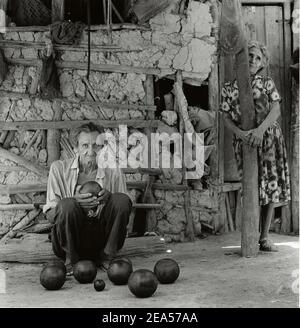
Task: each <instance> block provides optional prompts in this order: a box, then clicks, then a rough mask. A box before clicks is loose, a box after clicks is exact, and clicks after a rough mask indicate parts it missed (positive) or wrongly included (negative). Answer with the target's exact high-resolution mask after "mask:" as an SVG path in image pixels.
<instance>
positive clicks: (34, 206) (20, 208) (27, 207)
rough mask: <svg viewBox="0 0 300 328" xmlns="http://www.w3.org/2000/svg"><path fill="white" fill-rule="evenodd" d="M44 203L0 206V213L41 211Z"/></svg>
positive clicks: (141, 205)
mask: <svg viewBox="0 0 300 328" xmlns="http://www.w3.org/2000/svg"><path fill="white" fill-rule="evenodd" d="M44 205H45V203H35V204H6V205H1V204H0V211H29V210H34V209H42V208H43V207H44ZM132 207H134V208H145V209H159V208H162V204H144V203H134V204H133V205H132Z"/></svg>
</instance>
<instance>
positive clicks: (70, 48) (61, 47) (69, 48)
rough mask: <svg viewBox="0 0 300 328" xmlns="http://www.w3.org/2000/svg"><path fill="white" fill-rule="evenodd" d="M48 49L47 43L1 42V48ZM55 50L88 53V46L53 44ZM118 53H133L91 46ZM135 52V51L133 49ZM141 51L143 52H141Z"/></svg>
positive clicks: (116, 48)
mask: <svg viewBox="0 0 300 328" xmlns="http://www.w3.org/2000/svg"><path fill="white" fill-rule="evenodd" d="M45 47H46V43H45V42H38V41H36V42H30V41H15V40H0V48H33V49H36V50H43V49H45ZM53 49H54V50H58V51H75V52H78V51H87V50H88V44H87V43H81V44H80V45H78V46H76V47H74V46H69V45H60V44H55V43H54V44H53ZM107 50H109V51H116V52H123V51H126V52H127V51H132V50H131V49H122V48H120V47H119V46H116V45H113V44H111V45H93V44H92V45H91V51H96V52H100V51H107ZM133 51H135V50H134V49H133ZM139 51H141V50H139Z"/></svg>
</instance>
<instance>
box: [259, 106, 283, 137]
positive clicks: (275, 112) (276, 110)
mask: <svg viewBox="0 0 300 328" xmlns="http://www.w3.org/2000/svg"><path fill="white" fill-rule="evenodd" d="M270 106H271V110H270V112H269V114H268V115H267V117H266V118H265V119H264V121H263V122H262V123H261V125H260V126H259V127H258V129H261V130H262V131H263V133H265V132H266V130H267V128H269V127H270V126H271V125H272V124H273V123H275V122H276V121H277V119H278V117H279V116H280V105H279V102H278V101H276V102H272V103H270Z"/></svg>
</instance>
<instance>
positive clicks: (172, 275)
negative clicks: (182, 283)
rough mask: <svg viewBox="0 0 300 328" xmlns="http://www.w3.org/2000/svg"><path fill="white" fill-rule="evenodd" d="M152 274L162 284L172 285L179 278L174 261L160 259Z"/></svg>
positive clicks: (176, 264) (178, 270)
mask: <svg viewBox="0 0 300 328" xmlns="http://www.w3.org/2000/svg"><path fill="white" fill-rule="evenodd" d="M154 273H155V275H156V277H157V279H158V281H159V282H160V283H162V284H172V283H173V282H175V281H176V279H177V278H178V277H179V273H180V269H179V265H178V263H177V262H176V261H174V260H172V259H161V260H159V261H157V262H156V264H155V266H154Z"/></svg>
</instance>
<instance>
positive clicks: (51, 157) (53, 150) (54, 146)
mask: <svg viewBox="0 0 300 328" xmlns="http://www.w3.org/2000/svg"><path fill="white" fill-rule="evenodd" d="M53 110H54V115H53V121H60V120H61V119H62V114H63V111H62V107H61V103H60V102H57V101H54V103H53ZM47 152H48V165H51V163H52V162H54V161H56V160H58V159H59V158H60V131H59V130H57V129H53V130H52V129H51V130H48V132H47Z"/></svg>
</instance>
